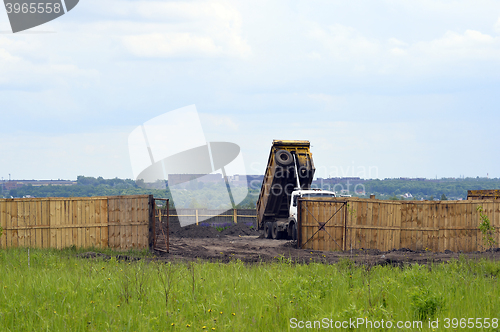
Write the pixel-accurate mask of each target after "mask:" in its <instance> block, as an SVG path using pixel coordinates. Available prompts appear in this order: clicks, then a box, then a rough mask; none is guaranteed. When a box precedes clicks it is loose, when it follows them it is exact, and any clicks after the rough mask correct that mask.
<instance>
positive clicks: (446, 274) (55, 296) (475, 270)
mask: <svg viewBox="0 0 500 332" xmlns="http://www.w3.org/2000/svg"><path fill="white" fill-rule="evenodd" d="M106 253H108V254H112V255H117V254H118V253H113V252H109V251H108V252H106ZM132 254H133V255H136V256H138V257H139V256H142V257H145V256H148V254H147V253H146V252H137V253H132ZM0 271H1V275H0V330H2V331H41V330H48V331H103V330H106V331H108V330H109V331H187V330H190V331H204V330H205V331H212V329H215V331H286V330H298V329H292V328H291V327H290V319H291V318H297V320H298V321H300V320H302V321H313V320H321V319H323V318H328V319H333V320H334V321H335V320H349V318H351V319H356V318H365V317H367V319H371V320H373V321H375V320H378V321H380V320H381V319H384V321H387V320H391V321H393V322H396V321H399V320H401V321H406V320H420V319H422V320H424V324H423V326H424V329H423V330H424V331H432V329H429V328H427V321H428V319H433V320H436V319H439V321H440V327H442V326H443V324H444V319H445V318H446V317H449V318H485V317H488V318H497V319H498V318H500V290H499V288H498V276H499V275H500V264H499V263H498V262H493V261H486V260H481V261H471V260H465V259H460V260H458V261H452V262H450V263H447V264H439V265H433V266H431V267H427V266H418V265H414V266H408V267H405V268H403V269H401V268H395V267H388V266H386V267H380V266H375V267H372V268H371V269H369V270H367V269H366V268H365V267H355V266H354V265H353V264H352V263H351V262H350V261H348V260H345V261H342V262H340V263H339V264H336V265H324V264H318V263H311V264H309V265H295V264H292V263H291V262H290V260H288V259H286V258H284V257H281V258H280V259H278V260H277V261H276V262H275V263H262V264H255V265H246V264H243V263H242V262H240V261H234V262H231V263H229V264H218V263H206V262H195V263H176V264H170V263H168V264H165V263H160V262H152V261H150V260H149V259H144V260H141V261H138V262H131V263H129V262H123V261H117V260H116V258H112V259H111V260H107V261H106V260H102V259H100V258H96V259H81V258H76V251H75V250H64V251H55V250H35V249H31V250H30V267H29V268H28V254H27V249H9V250H2V251H0ZM166 295H168V298H167V296H166ZM172 324H174V325H172ZM355 330H357V331H358V330H359V331H363V330H366V329H364V328H359V329H355ZM379 330H384V329H379ZM392 330H395V331H397V330H398V329H392ZM407 330H408V331H409V330H412V329H407ZM439 330H444V329H439ZM449 330H450V331H451V330H453V329H449ZM468 330H469V331H472V330H480V329H472V330H471V329H468ZM485 330H491V331H495V330H497V331H498V329H491V328H490V329H485Z"/></svg>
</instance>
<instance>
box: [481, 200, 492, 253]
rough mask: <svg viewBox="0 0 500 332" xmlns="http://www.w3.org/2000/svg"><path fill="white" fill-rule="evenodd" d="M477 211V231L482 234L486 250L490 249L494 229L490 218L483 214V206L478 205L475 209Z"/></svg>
mask: <svg viewBox="0 0 500 332" xmlns="http://www.w3.org/2000/svg"><path fill="white" fill-rule="evenodd" d="M477 211H479V218H480V219H481V221H480V223H479V230H480V231H481V233H482V234H483V241H484V242H485V243H486V244H487V246H488V248H492V247H493V246H494V245H495V244H496V241H495V237H494V234H495V227H493V225H492V224H491V222H490V218H489V217H488V215H487V214H486V213H485V212H484V209H483V206H482V205H480V206H478V207H477Z"/></svg>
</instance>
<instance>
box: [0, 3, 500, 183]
mask: <svg viewBox="0 0 500 332" xmlns="http://www.w3.org/2000/svg"><path fill="white" fill-rule="evenodd" d="M9 31H10V26H9V22H8V18H7V14H6V12H5V10H0V32H1V33H0V118H1V120H0V123H1V129H0V156H1V162H0V176H2V177H4V178H8V174H9V173H10V174H12V177H13V178H15V179H57V178H62V179H75V178H76V177H77V176H78V175H86V176H103V177H105V178H114V177H120V178H132V168H131V165H130V160H129V154H128V148H127V138H128V135H129V133H130V132H131V131H132V130H133V129H134V128H135V127H136V126H138V125H140V124H142V123H144V122H146V121H147V120H149V119H152V118H154V117H156V116H158V115H161V114H163V113H165V112H168V111H171V110H175V109H177V108H180V107H184V106H187V105H192V104H195V105H196V107H197V110H198V112H199V113H200V117H201V122H202V125H203V128H204V131H205V137H206V138H207V140H209V141H228V142H234V143H237V144H238V145H239V146H240V147H241V151H242V154H243V157H244V159H245V163H246V167H247V172H248V173H250V174H256V173H263V172H264V168H265V163H266V162H267V156H268V152H269V148H270V145H271V142H272V140H273V139H307V140H310V141H311V144H312V151H313V154H314V160H315V165H316V168H317V169H318V172H317V175H318V176H320V177H326V176H361V177H364V178H386V177H391V178H392V177H427V178H434V177H436V176H437V177H459V176H473V177H475V176H481V177H484V176H486V175H487V174H488V175H489V176H490V177H500V167H499V166H498V165H499V164H500V155H499V154H498V148H497V145H498V143H497V142H499V141H500V131H499V130H498V125H499V123H500V121H499V120H500V112H498V109H499V106H498V101H499V98H498V95H499V93H498V92H499V91H500V2H497V1H389V0H387V1H311V0H309V1H234V0H233V1H161V2H160V1H125V0H121V1H114V0H111V1H105V2H103V1H96V0H81V1H80V3H79V4H78V6H76V7H75V8H74V9H73V10H72V11H71V12H69V13H68V14H66V15H64V16H62V17H60V18H59V19H56V20H54V21H52V22H49V23H47V24H44V25H42V26H39V27H36V28H33V29H31V30H29V31H28V32H26V33H18V34H12V33H11V32H9Z"/></svg>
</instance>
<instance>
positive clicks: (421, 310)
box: [410, 287, 445, 321]
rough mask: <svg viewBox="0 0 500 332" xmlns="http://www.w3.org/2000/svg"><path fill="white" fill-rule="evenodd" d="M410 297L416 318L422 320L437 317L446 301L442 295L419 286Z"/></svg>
mask: <svg viewBox="0 0 500 332" xmlns="http://www.w3.org/2000/svg"><path fill="white" fill-rule="evenodd" d="M410 298H411V307H412V309H413V315H414V318H416V319H418V320H420V321H424V320H426V319H427V318H434V317H436V314H437V313H438V311H439V310H440V309H441V308H442V307H443V306H444V302H445V301H444V299H443V297H442V296H440V295H438V294H433V293H431V292H430V291H429V289H422V288H419V287H417V288H416V289H415V290H414V291H413V292H412V294H411V296H410Z"/></svg>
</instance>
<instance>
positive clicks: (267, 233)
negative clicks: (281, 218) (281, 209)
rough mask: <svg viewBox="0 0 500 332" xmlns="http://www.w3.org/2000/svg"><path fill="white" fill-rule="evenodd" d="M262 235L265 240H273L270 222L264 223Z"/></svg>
mask: <svg viewBox="0 0 500 332" xmlns="http://www.w3.org/2000/svg"><path fill="white" fill-rule="evenodd" d="M264 235H265V236H266V239H272V238H273V232H272V224H271V223H270V222H266V224H265V225H264Z"/></svg>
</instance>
